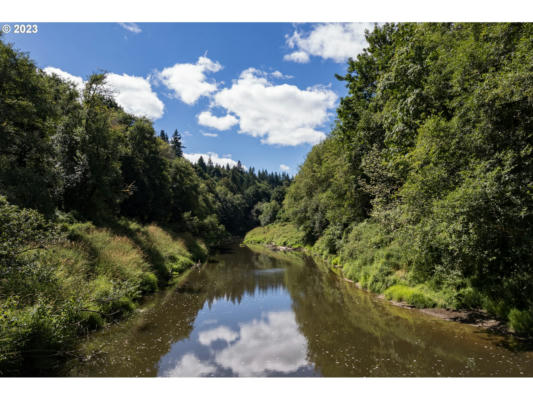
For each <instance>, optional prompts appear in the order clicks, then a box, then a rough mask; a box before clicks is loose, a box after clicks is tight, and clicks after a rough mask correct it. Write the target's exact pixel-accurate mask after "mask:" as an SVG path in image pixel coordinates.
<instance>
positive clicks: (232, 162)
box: [183, 151, 237, 167]
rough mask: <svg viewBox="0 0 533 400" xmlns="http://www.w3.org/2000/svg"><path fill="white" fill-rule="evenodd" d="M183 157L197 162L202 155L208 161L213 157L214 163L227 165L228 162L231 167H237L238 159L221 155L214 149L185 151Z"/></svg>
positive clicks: (222, 165)
mask: <svg viewBox="0 0 533 400" xmlns="http://www.w3.org/2000/svg"><path fill="white" fill-rule="evenodd" d="M183 157H185V158H186V159H187V160H189V161H190V162H192V163H197V162H198V160H199V159H200V157H202V158H203V159H204V161H205V162H206V163H207V161H208V160H209V159H211V161H212V162H213V164H215V165H220V166H221V167H225V166H226V165H227V164H229V166H230V167H235V166H236V165H237V161H235V160H232V159H231V158H226V157H219V155H218V154H217V153H213V152H212V151H210V152H207V153H184V154H183Z"/></svg>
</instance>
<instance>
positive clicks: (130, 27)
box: [118, 22, 142, 33]
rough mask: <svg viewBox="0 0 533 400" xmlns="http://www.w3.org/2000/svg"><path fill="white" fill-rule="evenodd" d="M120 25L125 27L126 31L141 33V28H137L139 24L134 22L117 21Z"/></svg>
mask: <svg viewBox="0 0 533 400" xmlns="http://www.w3.org/2000/svg"><path fill="white" fill-rule="evenodd" d="M118 24H119V25H120V26H121V27H123V28H124V29H126V30H127V31H130V32H133V33H141V32H142V29H141V28H139V25H137V24H136V23H134V22H119V23H118Z"/></svg>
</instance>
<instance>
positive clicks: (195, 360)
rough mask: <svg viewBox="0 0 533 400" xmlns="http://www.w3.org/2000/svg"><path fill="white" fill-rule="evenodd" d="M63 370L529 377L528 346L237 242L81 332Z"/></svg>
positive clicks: (532, 359)
mask: <svg viewBox="0 0 533 400" xmlns="http://www.w3.org/2000/svg"><path fill="white" fill-rule="evenodd" d="M82 352H83V353H84V354H86V355H87V356H86V357H85V360H84V361H75V362H72V363H70V364H69V366H68V370H67V372H66V375H70V376H124V377H137V376H163V377H178V376H347V377H348V376H351V377H362V376H395V377H402V376H436V377H438V376H530V377H531V376H533V352H530V351H524V350H520V349H518V350H517V349H516V348H515V349H514V350H511V349H510V347H509V345H508V340H506V339H505V338H502V337H500V336H497V335H491V334H488V333H486V332H484V331H482V330H481V329H480V328H477V327H474V326H470V325H465V324H460V323H456V322H449V321H443V320H440V319H438V318H435V317H432V316H429V315H426V314H423V313H421V312H419V311H417V310H410V309H404V308H400V307H397V306H394V305H391V304H389V303H388V302H387V301H385V300H382V299H379V298H377V297H376V296H374V295H372V294H369V293H367V292H364V291H362V290H360V289H357V288H356V287H354V285H353V284H351V283H349V282H346V281H344V280H342V279H340V278H339V277H338V276H337V275H336V274H334V273H333V272H331V271H329V270H328V269H327V268H326V267H325V266H323V265H320V264H317V263H315V262H314V261H313V260H312V259H311V258H310V257H307V256H304V255H301V254H297V253H291V252H289V253H283V252H272V251H270V250H267V249H263V248H256V247H254V248H253V249H251V248H247V247H239V246H235V247H233V248H231V249H229V250H228V251H227V252H225V253H223V254H218V255H216V256H214V257H213V259H212V260H210V262H209V263H207V264H206V265H204V266H202V267H201V268H199V269H195V270H193V271H191V272H190V273H189V275H188V276H187V277H186V279H185V280H184V281H183V282H182V284H181V285H180V286H179V287H176V288H173V289H172V290H168V291H166V292H164V293H161V294H159V295H157V296H155V297H154V298H153V299H152V300H151V301H150V302H149V303H148V304H147V305H146V306H145V307H144V308H143V309H142V310H141V311H140V312H139V313H138V315H137V316H135V317H133V318H131V319H129V320H128V321H125V322H122V323H120V324H117V325H114V326H111V327H109V328H107V329H104V330H102V331H100V332H97V333H95V334H93V335H91V336H90V337H89V339H87V340H86V341H85V343H84V344H83V346H82Z"/></svg>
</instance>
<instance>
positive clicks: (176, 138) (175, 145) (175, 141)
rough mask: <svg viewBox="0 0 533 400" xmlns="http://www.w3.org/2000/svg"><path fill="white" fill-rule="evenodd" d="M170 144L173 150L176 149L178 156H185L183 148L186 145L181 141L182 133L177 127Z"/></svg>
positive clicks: (175, 152)
mask: <svg viewBox="0 0 533 400" xmlns="http://www.w3.org/2000/svg"><path fill="white" fill-rule="evenodd" d="M170 145H171V146H172V150H174V154H175V155H176V157H183V149H184V148H185V147H184V146H183V144H182V143H181V135H180V134H179V132H178V130H177V129H175V130H174V133H173V134H172V139H171V140H170Z"/></svg>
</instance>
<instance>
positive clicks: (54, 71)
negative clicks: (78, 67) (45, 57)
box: [43, 67, 85, 93]
mask: <svg viewBox="0 0 533 400" xmlns="http://www.w3.org/2000/svg"><path fill="white" fill-rule="evenodd" d="M43 71H44V73H45V74H47V75H57V76H58V77H59V78H60V79H62V80H64V81H67V82H70V83H73V84H74V85H75V86H76V89H78V91H79V92H80V93H81V92H83V89H84V87H85V82H84V81H83V79H82V78H81V76H75V75H71V74H69V73H68V72H65V71H63V70H61V69H59V68H55V67H46V68H45V69H43Z"/></svg>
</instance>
